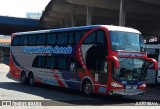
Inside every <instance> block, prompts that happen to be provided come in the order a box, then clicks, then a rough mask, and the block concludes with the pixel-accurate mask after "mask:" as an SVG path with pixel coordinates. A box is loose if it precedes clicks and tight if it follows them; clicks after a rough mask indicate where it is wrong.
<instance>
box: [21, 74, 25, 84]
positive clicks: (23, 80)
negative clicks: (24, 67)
mask: <svg viewBox="0 0 160 109" xmlns="http://www.w3.org/2000/svg"><path fill="white" fill-rule="evenodd" d="M21 82H22V83H25V82H26V76H25V74H22V76H21Z"/></svg>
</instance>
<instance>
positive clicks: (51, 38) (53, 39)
mask: <svg viewBox="0 0 160 109" xmlns="http://www.w3.org/2000/svg"><path fill="white" fill-rule="evenodd" d="M54 44H56V33H50V34H48V35H47V45H54Z"/></svg>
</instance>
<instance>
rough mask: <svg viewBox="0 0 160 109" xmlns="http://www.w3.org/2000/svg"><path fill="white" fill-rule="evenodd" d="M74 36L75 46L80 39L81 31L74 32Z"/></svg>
mask: <svg viewBox="0 0 160 109" xmlns="http://www.w3.org/2000/svg"><path fill="white" fill-rule="evenodd" d="M74 34H75V44H77V43H78V42H79V41H80V39H81V37H82V31H75V32H74Z"/></svg>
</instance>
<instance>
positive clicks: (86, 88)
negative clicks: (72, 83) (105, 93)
mask: <svg viewBox="0 0 160 109" xmlns="http://www.w3.org/2000/svg"><path fill="white" fill-rule="evenodd" d="M82 91H83V93H84V94H85V95H91V94H92V84H91V82H90V81H88V80H86V81H84V83H83V85H82Z"/></svg>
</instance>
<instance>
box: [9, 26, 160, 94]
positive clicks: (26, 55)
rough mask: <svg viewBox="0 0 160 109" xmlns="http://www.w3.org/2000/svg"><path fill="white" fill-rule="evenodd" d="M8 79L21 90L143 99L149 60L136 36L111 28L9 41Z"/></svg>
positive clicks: (54, 31)
mask: <svg viewBox="0 0 160 109" xmlns="http://www.w3.org/2000/svg"><path fill="white" fill-rule="evenodd" d="M10 51H11V55H10V75H11V77H13V78H15V79H19V80H21V83H22V84H26V83H27V82H28V83H29V84H30V85H34V84H35V82H37V83H44V84H50V85H54V86H60V87H65V88H71V89H76V90H81V91H83V92H84V93H85V94H87V95H90V94H92V93H100V94H110V95H114V94H115V95H116V94H119V95H137V94H143V93H144V92H145V89H146V71H147V61H150V62H152V63H153V64H154V69H157V61H156V60H154V59H152V58H147V54H146V52H145V45H144V41H143V38H142V35H141V33H140V32H139V31H137V30H135V29H132V28H126V27H119V26H112V25H93V26H82V27H72V28H61V29H51V30H41V31H33V32H20V33H14V34H13V35H12V43H11V50H10Z"/></svg>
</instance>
